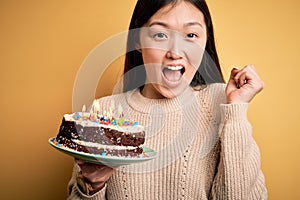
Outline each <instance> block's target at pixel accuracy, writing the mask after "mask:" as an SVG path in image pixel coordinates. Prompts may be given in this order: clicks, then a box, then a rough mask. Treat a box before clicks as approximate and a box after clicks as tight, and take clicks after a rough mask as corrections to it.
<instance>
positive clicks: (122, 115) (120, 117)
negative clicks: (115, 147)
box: [118, 104, 125, 126]
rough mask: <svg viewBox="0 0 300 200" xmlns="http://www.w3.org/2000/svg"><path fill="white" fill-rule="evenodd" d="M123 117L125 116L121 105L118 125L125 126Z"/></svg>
mask: <svg viewBox="0 0 300 200" xmlns="http://www.w3.org/2000/svg"><path fill="white" fill-rule="evenodd" d="M123 117H124V114H123V108H122V106H121V104H119V106H118V118H119V119H118V124H119V125H121V126H122V125H123V124H124V121H125V120H124V119H123Z"/></svg>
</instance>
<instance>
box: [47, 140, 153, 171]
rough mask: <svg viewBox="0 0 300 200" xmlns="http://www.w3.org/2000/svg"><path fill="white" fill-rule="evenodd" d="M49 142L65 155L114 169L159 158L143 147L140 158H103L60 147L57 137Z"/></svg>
mask: <svg viewBox="0 0 300 200" xmlns="http://www.w3.org/2000/svg"><path fill="white" fill-rule="evenodd" d="M48 141H49V143H50V144H51V146H53V147H54V148H55V149H57V150H59V151H61V152H63V153H65V154H68V155H70V156H73V157H75V158H78V159H81V160H84V161H86V162H91V163H96V164H103V165H107V166H113V167H117V166H121V165H129V164H134V163H139V162H145V161H148V160H152V159H154V158H156V156H157V153H156V152H155V151H154V150H152V149H150V148H147V147H143V154H141V156H138V157H121V156H102V155H99V154H90V153H85V152H79V151H76V150H74V149H70V148H68V147H65V146H63V145H60V144H58V143H57V142H56V139H55V137H53V138H50V139H49V140H48Z"/></svg>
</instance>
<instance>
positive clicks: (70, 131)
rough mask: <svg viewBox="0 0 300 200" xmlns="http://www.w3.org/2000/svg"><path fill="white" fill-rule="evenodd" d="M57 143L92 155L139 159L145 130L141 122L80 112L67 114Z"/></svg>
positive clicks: (57, 137)
mask: <svg viewBox="0 0 300 200" xmlns="http://www.w3.org/2000/svg"><path fill="white" fill-rule="evenodd" d="M56 141H57V142H58V143H59V144H61V145H63V146H65V147H68V148H71V149H74V150H76V151H81V152H86V153H90V154H100V155H103V156H126V157H128V156H138V155H140V154H142V153H143V147H142V145H143V144H144V142H145V131H144V127H143V126H141V125H139V124H138V123H137V122H131V121H129V120H125V119H115V118H113V117H110V116H105V115H99V114H96V113H85V112H76V113H72V114H65V115H64V117H63V119H62V123H61V125H60V128H59V132H58V134H57V136H56Z"/></svg>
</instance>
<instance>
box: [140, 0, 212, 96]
mask: <svg viewBox="0 0 300 200" xmlns="http://www.w3.org/2000/svg"><path fill="white" fill-rule="evenodd" d="M206 39H207V35H206V25H205V21H204V16H203V14H202V12H201V11H200V10H199V9H198V8H197V7H195V6H194V5H192V4H191V3H189V2H186V1H181V2H180V3H178V4H176V5H175V6H172V5H167V6H165V7H163V8H161V9H160V10H158V11H157V12H156V13H155V14H154V15H153V16H152V17H151V18H150V19H149V21H148V22H147V23H146V24H145V25H144V26H143V28H142V29H141V31H140V43H139V45H138V47H137V48H139V49H140V52H141V53H142V57H143V62H144V64H145V69H146V74H147V78H146V83H145V86H144V88H143V90H142V94H143V95H144V96H145V97H148V98H173V97H175V96H178V95H179V94H180V93H182V92H183V91H184V90H185V89H186V87H187V86H188V85H189V84H190V82H191V81H192V79H193V77H194V75H195V73H196V71H197V69H198V67H199V65H200V63H201V59H202V55H203V52H204V49H205V45H206Z"/></svg>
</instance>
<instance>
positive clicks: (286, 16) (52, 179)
mask: <svg viewBox="0 0 300 200" xmlns="http://www.w3.org/2000/svg"><path fill="white" fill-rule="evenodd" d="M135 2H136V1H134V0H116V1H103V0H89V1H83V0H64V1H61V0H51V1H50V0H48V1H38V0H36V1H34V0H27V1H17V0H1V1H0V27H1V31H0V58H1V59H0V62H1V65H0V66H1V73H0V89H1V90H0V91H1V94H0V95H1V98H0V116H1V120H0V125H1V131H0V134H1V139H0V143H1V145H0V159H1V164H0V180H1V181H0V182H1V183H0V191H1V192H0V198H1V199H65V198H66V187H67V182H68V180H69V178H70V176H71V169H72V161H73V160H72V158H71V157H68V156H66V155H64V154H62V153H60V152H58V151H57V150H55V149H53V148H51V147H50V145H49V144H48V142H47V140H48V138H50V137H53V136H55V135H56V133H57V131H58V127H59V124H60V120H61V119H62V115H63V114H64V113H70V112H71V111H72V90H73V84H74V81H75V78H76V73H77V72H78V70H79V68H80V65H81V63H82V62H83V60H84V59H85V57H86V56H87V55H88V53H89V52H90V51H91V50H92V49H93V48H94V47H95V46H96V45H98V44H99V43H101V42H102V41H104V40H105V39H107V38H108V37H110V36H112V35H114V34H117V33H119V32H122V31H125V30H126V29H127V27H128V24H129V19H130V15H131V13H132V11H133V7H134V5H135ZM208 3H209V6H210V9H211V12H212V16H213V21H214V23H215V24H214V25H215V30H216V40H217V48H218V50H219V55H220V59H221V64H222V66H223V70H224V74H225V76H226V77H228V75H229V71H230V69H231V67H234V66H243V65H245V64H250V63H251V64H254V65H255V66H256V68H257V70H258V72H259V73H260V74H261V77H262V78H263V80H264V81H265V89H264V91H263V92H262V93H261V94H259V95H258V96H257V97H256V98H255V99H254V101H253V102H252V104H251V107H250V111H249V118H250V120H251V122H252V125H253V131H254V133H253V134H254V137H255V139H256V141H257V143H258V144H259V146H260V149H261V154H262V168H263V171H264V173H265V176H266V181H267V187H268V190H269V199H272V200H281V199H289V200H290V199H292V200H293V199H295V200H296V199H300V190H299V179H300V156H299V152H300V150H299V149H300V128H299V124H298V123H299V116H300V106H299V102H300V94H299V87H298V84H299V74H300V59H299V54H300V27H299V21H300V2H299V1H298V0H286V1H282V0H280V1H279V0H264V1H261V0H253V1H246V0H226V1H219V0H209V1H208ZM121 63H122V62H121V61H116V62H115V63H114V64H113V67H115V69H113V70H112V69H109V70H108V72H107V73H106V74H108V75H109V76H110V78H106V80H104V79H102V80H101V81H100V84H99V87H98V93H97V96H102V95H105V94H109V92H111V89H112V87H109V86H107V85H110V83H107V81H114V79H113V77H114V75H112V74H114V73H117V74H119V72H120V65H121ZM105 84H107V85H105Z"/></svg>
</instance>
